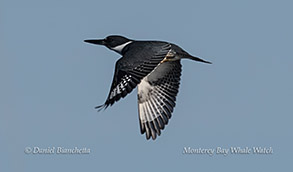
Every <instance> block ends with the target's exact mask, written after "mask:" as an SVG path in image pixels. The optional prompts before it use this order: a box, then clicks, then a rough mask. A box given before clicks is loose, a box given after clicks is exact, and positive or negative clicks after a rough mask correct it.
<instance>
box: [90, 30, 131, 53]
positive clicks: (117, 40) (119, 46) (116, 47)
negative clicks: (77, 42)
mask: <svg viewBox="0 0 293 172" xmlns="http://www.w3.org/2000/svg"><path fill="white" fill-rule="evenodd" d="M84 42H87V43H91V44H97V45H104V46H106V47H108V48H109V49H111V50H113V51H116V52H117V53H119V54H121V53H122V50H123V48H124V47H125V46H126V45H128V44H130V43H131V42H132V41H131V40H130V39H128V38H125V37H123V36H119V35H111V36H107V37H106V38H105V39H88V40H84Z"/></svg>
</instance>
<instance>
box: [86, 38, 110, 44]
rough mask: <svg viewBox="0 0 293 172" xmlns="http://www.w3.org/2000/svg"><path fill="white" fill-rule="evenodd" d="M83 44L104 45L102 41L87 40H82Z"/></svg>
mask: <svg viewBox="0 0 293 172" xmlns="http://www.w3.org/2000/svg"><path fill="white" fill-rule="evenodd" d="M84 42H87V43H90V44H97V45H105V44H106V42H105V40H104V39H87V40H84Z"/></svg>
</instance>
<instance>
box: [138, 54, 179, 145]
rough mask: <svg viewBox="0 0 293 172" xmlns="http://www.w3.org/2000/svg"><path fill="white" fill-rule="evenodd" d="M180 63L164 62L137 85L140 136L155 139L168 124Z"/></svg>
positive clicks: (175, 92) (174, 99)
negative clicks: (144, 135)
mask: <svg viewBox="0 0 293 172" xmlns="http://www.w3.org/2000/svg"><path fill="white" fill-rule="evenodd" d="M180 76H181V63H180V60H178V61H169V62H164V63H162V64H160V65H158V66H157V68H156V69H155V70H154V71H153V72H151V73H150V74H149V75H148V76H146V77H145V78H143V80H142V81H141V83H140V84H138V111H139V122H140V129H141V134H144V133H146V138H147V139H150V137H152V139H153V140H154V139H156V137H157V135H160V134H161V130H163V129H164V127H165V125H167V124H168V120H169V119H170V118H171V113H172V112H173V108H174V107H175V101H176V96H177V93H178V90H179V85H180Z"/></svg>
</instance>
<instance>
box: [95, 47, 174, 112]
mask: <svg viewBox="0 0 293 172" xmlns="http://www.w3.org/2000/svg"><path fill="white" fill-rule="evenodd" d="M142 48H144V47H142ZM146 48H148V47H146ZM170 49H171V45H170V44H167V43H162V45H161V46H158V49H157V50H156V51H155V50H154V51H151V50H148V51H147V53H145V54H140V52H143V51H137V50H135V49H134V51H136V52H131V51H128V53H126V54H124V56H123V57H122V58H120V59H119V60H118V61H117V62H116V65H115V72H114V77H113V81H112V85H111V89H110V92H109V95H108V98H107V100H106V102H105V103H104V104H103V105H100V106H97V107H96V109H99V110H101V109H103V108H104V109H106V108H107V107H108V106H112V105H113V104H114V103H115V102H117V101H119V100H120V99H121V97H122V98H123V97H125V96H126V95H127V94H128V93H130V92H131V91H132V90H133V89H134V88H135V87H136V86H137V84H139V83H140V81H141V79H142V78H144V77H145V76H147V75H148V74H149V73H151V72H152V71H153V70H154V69H155V68H156V66H157V65H158V64H160V62H161V61H162V60H163V59H164V58H165V56H166V55H167V53H168V52H169V50H170ZM143 55H144V56H143ZM139 57H144V58H139ZM130 61H131V62H130Z"/></svg>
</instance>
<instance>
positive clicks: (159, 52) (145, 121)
mask: <svg viewBox="0 0 293 172" xmlns="http://www.w3.org/2000/svg"><path fill="white" fill-rule="evenodd" d="M84 41H85V42H87V43H91V44H97V45H104V46H106V47H107V48H109V49H110V50H113V51H115V52H117V53H118V54H120V55H122V57H121V58H120V59H119V60H118V61H117V62H116V65H115V72H114V77H113V81H112V85H111V89H110V92H109V95H108V98H107V100H106V102H105V103H104V104H103V105H100V106H97V107H96V109H98V110H101V109H106V108H107V107H109V106H112V105H113V104H114V103H115V102H117V101H119V100H120V99H121V98H124V97H125V96H126V95H127V94H129V93H130V92H131V91H132V90H133V89H134V88H135V87H136V86H137V88H138V89H137V92H138V93H137V98H138V112H139V124H140V131H141V134H144V133H146V139H147V140H148V139H150V137H152V139H153V140H155V139H156V137H157V136H159V135H160V134H161V130H163V129H164V128H165V125H167V124H168V121H169V119H170V118H171V114H172V112H173V109H174V107H175V101H176V96H177V94H178V90H179V84H180V77H181V59H184V58H185V59H191V60H194V61H198V62H203V63H209V64H210V63H211V62H208V61H205V60H203V59H200V58H199V57H195V56H192V55H190V54H189V53H187V52H186V51H184V50H183V49H182V48H180V47H179V46H177V45H175V44H172V43H169V42H164V41H138V40H132V39H128V38H126V37H123V36H118V35H111V36H108V37H106V38H105V39H90V40H84Z"/></svg>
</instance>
